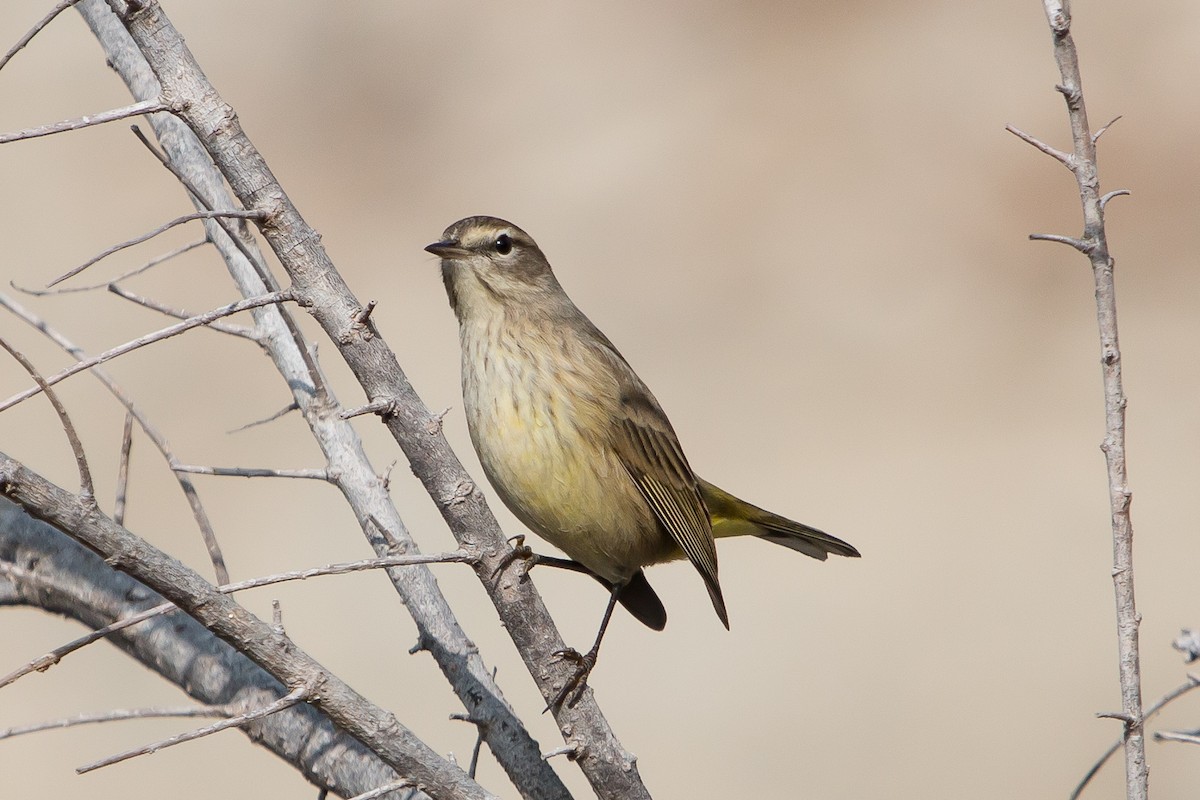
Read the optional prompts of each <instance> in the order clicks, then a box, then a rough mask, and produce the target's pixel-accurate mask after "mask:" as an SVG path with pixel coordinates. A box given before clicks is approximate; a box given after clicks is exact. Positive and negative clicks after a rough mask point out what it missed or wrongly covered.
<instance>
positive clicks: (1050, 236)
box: [1029, 233, 1094, 255]
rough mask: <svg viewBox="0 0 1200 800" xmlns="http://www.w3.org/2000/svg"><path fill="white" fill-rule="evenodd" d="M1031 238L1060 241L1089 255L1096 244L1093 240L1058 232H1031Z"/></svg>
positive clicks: (1034, 239)
mask: <svg viewBox="0 0 1200 800" xmlns="http://www.w3.org/2000/svg"><path fill="white" fill-rule="evenodd" d="M1029 238H1030V240H1031V241H1035V242H1058V243H1059V244H1065V245H1067V246H1069V247H1073V248H1075V249H1076V250H1078V251H1079V252H1081V253H1083V254H1084V255H1087V254H1088V252H1090V251H1091V249H1092V247H1093V246H1094V245H1093V244H1092V243H1091V242H1088V241H1086V240H1084V239H1078V238H1076V237H1074V236H1063V235H1062V234H1058V233H1031V234H1029Z"/></svg>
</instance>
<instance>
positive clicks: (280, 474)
mask: <svg viewBox="0 0 1200 800" xmlns="http://www.w3.org/2000/svg"><path fill="white" fill-rule="evenodd" d="M171 469H173V470H175V471H176V472H190V473H191V474H193V475H219V476H222V477H233V478H307V479H309V480H317V481H330V480H333V478H332V477H331V476H330V474H329V470H327V469H266V468H262V467H205V466H201V465H198V464H172V465H171Z"/></svg>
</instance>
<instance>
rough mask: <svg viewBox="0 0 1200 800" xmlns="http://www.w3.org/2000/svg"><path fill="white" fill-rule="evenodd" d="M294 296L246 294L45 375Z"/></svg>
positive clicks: (15, 399) (66, 373)
mask: <svg viewBox="0 0 1200 800" xmlns="http://www.w3.org/2000/svg"><path fill="white" fill-rule="evenodd" d="M293 299H295V298H294V296H293V294H292V292H291V291H290V290H284V291H281V292H271V293H270V294H264V295H260V296H258V297H249V298H247V299H245V300H239V301H238V302H236V303H230V304H229V305H226V306H221V307H220V308H215V309H213V310H212V311H207V312H205V313H203V314H197V315H196V316H194V317H191V318H189V319H186V320H184V321H183V322H180V323H179V324H177V325H171V326H169V327H166V328H162V329H161V330H157V331H155V332H153V333H148V334H146V335H144V336H139V337H138V338H136V339H132V340H130V341H128V342H125V343H124V344H121V345H117V346H116V347H114V348H112V349H110V350H105V351H104V352H103V353H101V354H99V355H96V356H92V357H91V358H88V359H85V360H83V361H79V362H77V363H75V364H72V365H71V366H70V367H67V368H66V369H64V370H62V371H61V372H57V373H55V374H54V375H51V376H50V377H49V378H47V379H46V383H47V384H48V385H50V386H53V385H54V384H56V383H58V382H59V381H62V380H65V379H67V378H69V377H71V376H72V375H74V374H76V373H79V372H83V371H84V370H87V369H91V368H92V367H94V366H96V365H98V364H103V363H104V362H106V361H111V360H113V359H114V358H117V357H118V356H123V355H125V354H126V353H129V352H132V351H133V350H137V349H138V348H140V347H145V346H146V345H148V344H153V343H155V342H160V341H162V340H163V339H169V338H170V337H172V336H178V335H179V334H181V333H185V332H186V331H190V330H191V329H192V328H198V327H200V326H201V325H207V324H209V323H210V322H212V321H213V320H217V319H221V318H222V317H228V316H231V315H233V314H237V313H240V312H242V311H247V310H249V309H251V308H258V307H260V306H267V305H273V304H275V303H286V302H288V301H290V300H293ZM41 391H42V389H41V387H34V388H32V389H26V390H25V391H23V392H19V393H17V394H15V395H13V396H12V397H10V398H8V399H7V400H5V401H4V402H2V403H0V411H5V410H7V409H9V408H12V407H13V406H15V405H16V404H17V403H20V402H23V401H25V400H28V399H29V398H30V397H33V396H34V395H35V394H38V393H39V392H41Z"/></svg>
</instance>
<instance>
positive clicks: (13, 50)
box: [0, 0, 79, 69]
mask: <svg viewBox="0 0 1200 800" xmlns="http://www.w3.org/2000/svg"><path fill="white" fill-rule="evenodd" d="M78 2H79V0H60V2H59V3H57V4H56V5H55V6H54V8H52V9H51V10H50V13H49V14H47V15H46V16H44V17H42V18H41V19H40V20H38V22H37V24H36V25H34V26H33V27H32V28H30V29H29V30H28V31H26V32H25V35H24V36H22V37H21V38H20V39H19V40H18V41H17V43H16V44H14V45H13V46H12V47H10V48H9V50H8V52H7V53H5V54H4V57H3V58H0V69H4V67H5V66H6V65H7V64H8V62H9V61H12V58H13V56H15V55H16V54H17V53H19V52H20V51H21V48H23V47H24V46H25V45H27V44H29V43H30V42H31V41H32V40H33V37H35V36H37V35H38V34H39V33H41V32H42V30H43V29H44V28H45V27H46V26H47V25H49V24H50V23H51V22H53V21H54V18H55V17H57V16H58V15H59V14H61V13H62V12H64V11H66V10H67V9H68V8H70V7H71V6H73V5H75V4H76V3H78Z"/></svg>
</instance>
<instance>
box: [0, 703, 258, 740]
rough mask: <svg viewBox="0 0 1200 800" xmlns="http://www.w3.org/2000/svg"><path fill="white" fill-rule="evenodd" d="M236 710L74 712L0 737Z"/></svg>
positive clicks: (1, 733) (6, 731)
mask: <svg viewBox="0 0 1200 800" xmlns="http://www.w3.org/2000/svg"><path fill="white" fill-rule="evenodd" d="M235 713H237V712H236V711H234V710H233V709H231V708H230V707H229V706H180V707H178V708H114V709H110V710H108V711H96V712H92V713H87V714H76V715H75V716H73V717H63V718H62V719H51V720H46V721H44V722H35V723H33V724H30V725H18V726H16V727H13V728H5V729H3V730H0V739H11V738H12V737H14V736H24V735H26V734H29V733H39V732H41V731H51V730H60V729H62V728H74V727H77V726H79V725H94V724H96V723H101V722H122V721H124V720H127V719H161V718H166V717H228V716H231V715H233V714H235Z"/></svg>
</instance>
